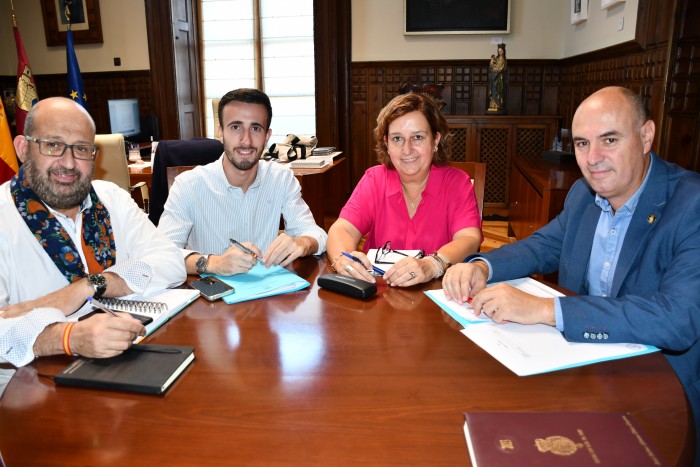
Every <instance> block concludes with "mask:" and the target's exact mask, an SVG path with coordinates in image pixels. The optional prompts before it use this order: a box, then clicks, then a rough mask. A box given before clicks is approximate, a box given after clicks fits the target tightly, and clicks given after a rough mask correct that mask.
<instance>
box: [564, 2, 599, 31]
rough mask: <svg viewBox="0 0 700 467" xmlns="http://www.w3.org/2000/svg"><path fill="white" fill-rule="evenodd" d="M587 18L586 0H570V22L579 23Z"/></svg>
mask: <svg viewBox="0 0 700 467" xmlns="http://www.w3.org/2000/svg"><path fill="white" fill-rule="evenodd" d="M601 1H604V0H601ZM587 19H588V0H571V24H572V25H576V24H581V23H583V22H584V21H586V20H587Z"/></svg>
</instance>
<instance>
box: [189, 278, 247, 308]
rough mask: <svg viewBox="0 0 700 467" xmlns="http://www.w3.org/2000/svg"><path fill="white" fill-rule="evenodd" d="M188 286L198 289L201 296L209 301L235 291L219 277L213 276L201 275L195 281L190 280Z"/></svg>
mask: <svg viewBox="0 0 700 467" xmlns="http://www.w3.org/2000/svg"><path fill="white" fill-rule="evenodd" d="M190 286H191V287H192V288H194V289H197V290H199V292H200V293H201V294H202V297H204V298H206V299H207V300H209V301H210V302H213V301H214V300H218V299H219V298H221V297H224V296H226V295H229V294H232V293H234V292H235V291H236V289H234V288H233V286H231V285H228V284H227V283H226V282H224V281H222V280H221V279H217V278H216V277H214V276H207V277H202V278H201V279H197V280H196V281H192V282H190Z"/></svg>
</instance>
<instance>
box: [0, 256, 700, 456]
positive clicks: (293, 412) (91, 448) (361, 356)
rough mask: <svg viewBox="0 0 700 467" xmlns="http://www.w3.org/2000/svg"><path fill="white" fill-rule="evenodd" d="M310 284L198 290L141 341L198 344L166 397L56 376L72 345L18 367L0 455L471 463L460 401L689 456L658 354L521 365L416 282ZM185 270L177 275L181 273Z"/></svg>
mask: <svg viewBox="0 0 700 467" xmlns="http://www.w3.org/2000/svg"><path fill="white" fill-rule="evenodd" d="M293 269H294V270H295V272H296V273H297V274H299V275H300V276H302V277H305V278H307V279H308V280H309V281H310V282H312V286H311V287H310V288H309V289H306V290H303V291H300V292H296V293H294V294H289V295H282V296H277V297H271V298H267V299H261V300H256V301H251V302H246V303H240V304H235V305H226V304H224V303H223V302H222V301H218V302H215V303H209V302H206V301H205V300H204V299H201V298H200V299H198V300H197V301H196V302H195V303H193V304H192V305H190V306H189V307H188V308H186V309H185V310H183V311H182V312H181V313H180V314H179V315H178V316H176V317H175V318H174V319H172V320H171V321H170V322H169V323H167V324H166V325H165V326H164V327H162V328H161V329H160V330H158V331H157V332H156V333H154V334H153V335H152V336H150V337H149V338H148V339H147V341H146V342H151V343H159V344H181V345H192V346H194V347H195V349H196V350H195V355H196V359H195V361H194V363H193V364H192V365H191V366H190V367H189V369H188V370H186V372H185V373H184V374H183V375H182V376H181V377H180V379H179V380H178V381H176V383H175V384H174V386H173V387H172V388H171V389H170V391H169V392H168V393H166V394H165V395H164V396H150V395H140V394H134V393H126V392H115V391H106V390H91V389H81V388H71V387H57V386H55V385H54V383H53V381H51V380H50V379H48V378H44V377H41V376H37V373H42V374H52V375H53V374H56V373H57V372H59V371H60V370H61V369H62V368H63V367H65V366H66V365H68V364H69V363H70V361H71V358H70V357H66V356H57V357H51V358H41V359H39V360H37V361H35V362H34V363H32V364H31V365H29V366H27V367H24V368H21V369H19V370H18V371H17V373H15V375H14V376H13V378H12V380H11V381H10V383H9V384H8V386H7V388H6V391H5V393H4V395H3V397H2V399H0V452H1V453H2V456H3V458H4V460H5V462H6V463H7V465H8V466H20V465H21V466H28V465H120V466H121V465H187V466H190V465H303V466H309V465H324V466H325V465H429V466H440V465H448V466H454V465H469V455H468V452H467V447H466V443H465V439H464V434H463V431H462V425H463V422H464V419H463V416H462V413H463V412H464V411H494V410H496V411H500V410H503V411H508V410H513V411H537V410H540V411H621V412H624V411H628V412H631V413H632V414H633V415H634V417H635V419H636V420H637V421H638V422H639V424H640V425H641V427H642V430H643V431H644V432H645V433H646V434H647V435H648V436H649V438H650V439H651V442H652V444H653V445H654V446H655V447H656V449H657V450H658V451H659V453H660V455H661V457H662V458H663V459H664V460H665V461H666V462H668V463H669V465H677V464H680V465H685V464H687V462H688V459H691V458H692V455H693V452H694V438H693V436H694V432H693V428H692V425H689V423H688V417H689V415H688V407H687V405H686V400H685V396H684V393H683V390H682V388H681V385H680V383H679V382H678V380H677V378H676V377H675V374H674V373H673V371H672V369H671V367H670V365H669V364H668V363H667V361H666V360H665V359H664V357H663V356H661V355H660V354H658V353H656V354H651V355H646V356H641V357H635V358H630V359H625V360H618V361H612V362H605V363H599V364H596V365H591V366H585V367H581V368H574V369H569V370H565V371H558V372H554V373H549V374H543V375H536V376H529V377H518V376H516V375H515V374H513V373H512V372H510V370H508V369H506V368H505V367H503V366H502V365H501V364H500V363H498V362H497V361H496V360H494V359H493V358H491V357H490V356H489V355H488V354H486V353H485V352H484V351H482V350H481V349H480V348H479V347H478V346H476V345H475V344H473V343H472V342H471V341H470V340H469V339H467V338H466V337H464V336H463V335H462V334H461V333H459V332H458V330H457V329H456V326H455V325H454V322H453V321H452V320H451V319H450V318H448V317H447V316H446V315H445V314H444V313H442V312H441V310H440V308H438V306H437V305H435V304H434V303H433V302H432V301H431V300H430V299H429V298H428V297H427V296H426V295H425V294H423V293H422V291H423V290H428V289H432V288H439V287H440V284H439V282H438V281H434V282H432V283H429V284H426V285H425V286H424V287H416V288H411V289H394V288H388V287H387V286H386V285H385V284H379V293H378V295H377V296H376V297H375V298H373V299H371V300H369V301H366V302H365V301H361V300H357V299H353V298H349V297H345V296H341V295H337V294H334V293H332V292H328V291H326V290H322V289H319V288H318V287H317V285H316V284H315V280H316V277H317V276H318V275H319V274H322V273H326V272H329V267H328V266H327V263H326V261H325V259H315V258H306V259H303V260H298V261H296V262H295V263H294V265H293ZM192 279H193V277H190V278H189V280H192Z"/></svg>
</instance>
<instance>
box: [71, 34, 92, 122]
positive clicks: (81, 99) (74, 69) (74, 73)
mask: <svg viewBox="0 0 700 467" xmlns="http://www.w3.org/2000/svg"><path fill="white" fill-rule="evenodd" d="M66 60H67V62H68V97H70V98H71V99H73V100H74V101H76V102H77V103H79V104H80V105H82V106H83V107H85V110H88V104H87V95H86V94H85V88H84V87H83V77H82V76H81V75H80V67H79V66H78V59H77V58H76V56H75V48H74V47H73V31H71V30H70V29H69V30H68V31H67V33H66Z"/></svg>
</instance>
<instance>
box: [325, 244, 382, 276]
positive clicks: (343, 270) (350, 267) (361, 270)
mask: <svg viewBox="0 0 700 467" xmlns="http://www.w3.org/2000/svg"><path fill="white" fill-rule="evenodd" d="M357 254H358V255H359V254H360V253H359V252H358V253H357ZM341 255H342V256H344V257H346V258H348V259H350V260H352V263H349V264H346V265H345V266H340V265H336V267H335V269H336V272H338V273H339V274H345V275H346V276H350V277H355V278H358V279H362V280H365V281H368V282H376V280H375V279H374V276H379V275H382V274H384V271H382V270H381V269H379V268H378V267H376V266H371V267H370V268H368V267H367V266H365V263H364V262H363V261H362V260H361V259H360V258H359V257H358V256H355V255H353V254H350V253H347V252H345V251H343V252H341ZM365 259H366V258H365ZM367 261H368V262H369V260H367Z"/></svg>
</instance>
